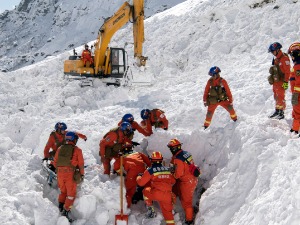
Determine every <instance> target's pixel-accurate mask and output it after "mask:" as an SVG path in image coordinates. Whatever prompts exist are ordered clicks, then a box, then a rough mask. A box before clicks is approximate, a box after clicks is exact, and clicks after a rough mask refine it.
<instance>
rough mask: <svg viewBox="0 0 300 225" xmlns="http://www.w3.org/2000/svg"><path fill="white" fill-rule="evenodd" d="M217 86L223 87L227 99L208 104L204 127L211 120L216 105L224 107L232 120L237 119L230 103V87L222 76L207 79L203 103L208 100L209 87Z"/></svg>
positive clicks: (231, 100) (207, 125)
mask: <svg viewBox="0 0 300 225" xmlns="http://www.w3.org/2000/svg"><path fill="white" fill-rule="evenodd" d="M218 76H219V75H218ZM217 86H221V87H222V88H224V90H225V92H226V95H227V97H228V99H226V100H222V101H219V102H217V103H216V104H209V105H208V108H207V113H206V118H205V121H204V126H205V127H209V125H210V123H211V120H212V117H213V115H214V112H215V110H216V108H217V107H218V106H222V107H223V108H224V109H226V110H227V111H228V112H229V114H230V117H231V119H232V120H234V121H235V120H237V115H236V114H235V111H234V108H233V105H232V102H233V98H232V94H231V91H230V88H229V86H228V84H227V81H226V80H225V79H224V78H222V77H220V76H219V77H218V78H216V79H213V78H210V79H209V80H208V81H207V84H206V86H205V90H204V95H203V102H204V103H206V102H209V101H208V96H209V92H210V89H211V88H214V87H217Z"/></svg>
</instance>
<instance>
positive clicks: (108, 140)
mask: <svg viewBox="0 0 300 225" xmlns="http://www.w3.org/2000/svg"><path fill="white" fill-rule="evenodd" d="M126 142H128V143H131V140H130V139H129V138H128V137H127V136H126V135H125V134H124V133H123V132H122V131H121V130H120V128H118V129H116V130H112V131H109V132H108V133H107V134H105V135H104V137H103V138H102V139H101V141H100V143H99V147H100V148H99V155H100V157H101V162H102V164H103V167H104V174H108V175H110V169H111V168H110V161H111V160H112V159H113V158H117V157H118V156H117V155H115V156H108V155H105V154H106V151H110V152H111V151H112V148H114V147H115V148H117V149H118V150H121V149H122V145H123V144H125V143H126Z"/></svg>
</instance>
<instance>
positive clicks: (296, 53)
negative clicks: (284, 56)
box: [288, 42, 300, 62]
mask: <svg viewBox="0 0 300 225" xmlns="http://www.w3.org/2000/svg"><path fill="white" fill-rule="evenodd" d="M288 54H289V55H290V56H292V60H293V62H295V61H299V59H300V42H295V43H293V44H291V46H290V47H289V50H288Z"/></svg>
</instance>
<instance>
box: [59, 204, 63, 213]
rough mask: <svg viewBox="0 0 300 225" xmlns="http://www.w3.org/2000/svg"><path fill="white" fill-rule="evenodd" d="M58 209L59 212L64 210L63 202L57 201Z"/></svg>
mask: <svg viewBox="0 0 300 225" xmlns="http://www.w3.org/2000/svg"><path fill="white" fill-rule="evenodd" d="M58 209H59V212H62V211H63V210H64V203H62V202H59V203H58Z"/></svg>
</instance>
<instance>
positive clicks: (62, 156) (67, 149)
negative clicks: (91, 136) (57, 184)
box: [56, 145, 75, 167]
mask: <svg viewBox="0 0 300 225" xmlns="http://www.w3.org/2000/svg"><path fill="white" fill-rule="evenodd" d="M74 148H75V147H74V146H73V145H62V146H61V148H60V151H59V154H58V158H57V163H56V166H70V167H73V166H72V164H71V159H72V157H73V152H74Z"/></svg>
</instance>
